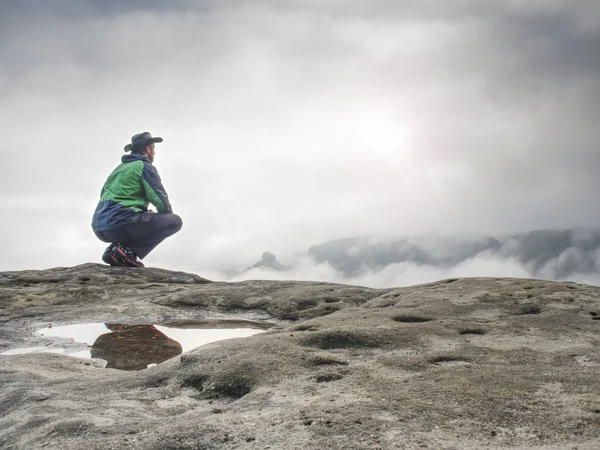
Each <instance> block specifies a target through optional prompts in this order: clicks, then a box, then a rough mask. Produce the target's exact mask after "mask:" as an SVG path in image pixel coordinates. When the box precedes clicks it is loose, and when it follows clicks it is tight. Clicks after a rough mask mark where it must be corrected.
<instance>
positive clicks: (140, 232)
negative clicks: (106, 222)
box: [94, 212, 183, 259]
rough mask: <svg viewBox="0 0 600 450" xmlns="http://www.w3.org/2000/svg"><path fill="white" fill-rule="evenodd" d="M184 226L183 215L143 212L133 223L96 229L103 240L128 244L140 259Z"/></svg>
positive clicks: (97, 234)
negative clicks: (113, 227) (102, 229)
mask: <svg viewBox="0 0 600 450" xmlns="http://www.w3.org/2000/svg"><path fill="white" fill-rule="evenodd" d="M182 226H183V221H182V220H181V217H179V216H178V215H177V214H156V213H149V212H147V213H142V214H141V215H140V220H138V221H137V222H136V223H134V224H132V225H127V226H124V227H120V228H115V229H112V230H108V231H95V230H94V233H96V236H98V239H100V240H101V241H103V242H109V243H114V242H120V243H121V244H124V245H126V246H127V247H129V248H130V249H131V250H133V251H134V253H135V254H136V255H137V256H138V258H140V259H144V258H145V257H146V256H147V255H148V253H150V252H151V251H152V250H154V248H155V247H156V246H157V245H158V244H160V243H161V242H162V241H164V240H165V239H166V238H168V237H169V236H173V235H174V234H175V233H177V232H178V231H179V230H181V227H182Z"/></svg>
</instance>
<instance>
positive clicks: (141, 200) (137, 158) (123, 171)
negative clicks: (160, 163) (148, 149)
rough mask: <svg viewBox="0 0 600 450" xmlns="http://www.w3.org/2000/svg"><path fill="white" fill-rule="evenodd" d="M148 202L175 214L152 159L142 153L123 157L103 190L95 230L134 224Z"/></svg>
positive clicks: (95, 215)
mask: <svg viewBox="0 0 600 450" xmlns="http://www.w3.org/2000/svg"><path fill="white" fill-rule="evenodd" d="M149 203H152V205H154V207H155V208H156V211H158V212H159V213H162V214H165V213H167V214H171V213H173V210H172V208H171V203H170V202H169V197H168V196H167V193H166V191H165V188H164V187H163V185H162V182H161V180H160V176H159V175H158V172H157V171H156V168H155V167H154V166H153V165H152V163H151V162H150V160H149V159H148V158H146V157H145V156H143V155H140V154H139V153H132V154H130V155H124V156H123V157H122V158H121V164H120V165H119V166H118V167H117V168H116V169H115V170H113V172H112V173H111V174H110V175H109V176H108V179H107V180H106V182H105V183H104V186H103V187H102V192H101V194H100V202H99V203H98V206H97V207H96V211H95V212H94V217H93V218H92V228H93V229H94V230H95V231H106V230H110V229H114V228H119V227H122V226H126V225H131V224H134V223H136V222H137V221H138V220H139V218H140V216H141V213H143V212H145V211H147V210H148V204H149Z"/></svg>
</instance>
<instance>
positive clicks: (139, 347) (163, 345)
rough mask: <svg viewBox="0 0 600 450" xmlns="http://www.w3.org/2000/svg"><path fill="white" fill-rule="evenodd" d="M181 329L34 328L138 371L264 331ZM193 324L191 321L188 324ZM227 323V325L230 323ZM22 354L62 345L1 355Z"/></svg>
mask: <svg viewBox="0 0 600 450" xmlns="http://www.w3.org/2000/svg"><path fill="white" fill-rule="evenodd" d="M178 325H180V326H182V327H185V328H180V327H174V326H165V325H125V324H103V323H85V324H76V325H68V326H59V327H52V328H44V329H42V330H38V331H37V333H39V334H40V335H42V336H46V337H57V338H67V339H72V341H73V342H74V343H80V344H87V345H88V346H90V349H89V350H83V351H77V352H71V353H67V354H68V355H69V356H76V357H80V358H100V359H104V360H106V361H107V365H106V367H108V368H115V369H121V370H140V369H145V368H146V367H148V366H149V365H155V364H158V363H161V362H163V361H166V360H167V359H170V358H173V357H175V356H177V355H179V354H181V353H183V352H187V351H190V350H193V349H195V348H198V347H200V346H202V345H205V344H208V343H211V342H216V341H221V340H224V339H231V338H238V337H249V336H252V335H254V334H257V333H261V332H263V331H264V330H263V329H258V328H248V327H246V328H224V327H223V326H224V325H223V324H215V325H214V326H217V327H218V328H206V327H207V326H210V324H206V323H204V324H195V325H196V326H202V327H204V328H188V327H189V326H190V324H185V323H180V324H178ZM192 325H193V324H192ZM230 326H231V324H230ZM25 353H65V349H64V348H51V347H29V348H20V349H13V350H7V351H5V352H3V353H0V355H2V356H8V355H18V354H25Z"/></svg>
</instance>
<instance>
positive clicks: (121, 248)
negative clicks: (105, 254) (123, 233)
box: [111, 242, 144, 267]
mask: <svg viewBox="0 0 600 450" xmlns="http://www.w3.org/2000/svg"><path fill="white" fill-rule="evenodd" d="M111 254H112V255H114V256H115V258H116V259H117V260H118V261H119V262H120V263H121V266H124V267H144V263H143V262H142V261H140V259H139V258H138V257H137V255H136V254H135V253H134V252H133V251H132V250H130V249H129V247H127V246H126V245H123V244H121V243H120V242H117V243H116V244H115V245H114V246H113V247H112V249H111Z"/></svg>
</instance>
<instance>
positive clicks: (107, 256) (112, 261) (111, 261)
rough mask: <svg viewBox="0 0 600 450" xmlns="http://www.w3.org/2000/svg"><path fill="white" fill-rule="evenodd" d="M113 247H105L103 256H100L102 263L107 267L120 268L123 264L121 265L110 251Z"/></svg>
mask: <svg viewBox="0 0 600 450" xmlns="http://www.w3.org/2000/svg"><path fill="white" fill-rule="evenodd" d="M114 246H115V244H111V245H109V246H108V247H106V250H104V254H103V255H102V261H104V262H105V263H106V264H108V265H109V266H116V267H122V266H123V264H121V261H119V259H118V258H117V257H116V255H115V254H114V253H113V251H112V249H113V247H114Z"/></svg>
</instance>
